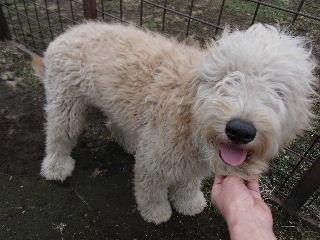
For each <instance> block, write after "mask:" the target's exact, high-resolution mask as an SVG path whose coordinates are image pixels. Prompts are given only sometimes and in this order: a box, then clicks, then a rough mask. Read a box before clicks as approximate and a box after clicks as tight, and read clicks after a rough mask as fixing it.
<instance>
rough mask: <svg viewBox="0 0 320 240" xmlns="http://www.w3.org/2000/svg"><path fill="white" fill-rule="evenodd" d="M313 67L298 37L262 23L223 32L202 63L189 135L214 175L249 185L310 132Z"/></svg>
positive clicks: (309, 56)
mask: <svg viewBox="0 0 320 240" xmlns="http://www.w3.org/2000/svg"><path fill="white" fill-rule="evenodd" d="M315 66H316V65H315V61H314V60H313V59H312V57H311V53H310V49H308V48H306V41H305V40H304V39H303V38H297V37H292V36H290V35H288V34H286V33H285V32H281V31H280V30H278V29H276V28H274V27H271V26H264V25H262V24H256V25H253V26H252V27H250V28H249V29H248V30H246V31H235V32H233V33H224V34H223V35H222V37H221V38H220V40H218V41H217V42H216V43H214V44H213V45H212V46H211V47H210V49H209V51H208V54H207V55H206V57H205V60H204V61H203V63H202V65H201V67H200V71H199V78H198V80H197V84H198V85H197V94H196V98H195V104H194V108H193V114H194V119H195V123H196V124H195V128H194V136H195V138H198V139H201V140H200V142H201V148H202V153H203V154H204V157H205V158H206V159H207V160H210V161H212V163H213V167H214V170H215V172H216V173H218V174H224V175H227V174H237V175H240V176H242V177H243V178H249V177H250V176H251V175H253V174H259V173H261V172H262V171H263V170H265V169H266V168H267V166H268V161H269V160H270V159H271V158H273V157H274V156H275V155H276V154H277V153H278V151H279V149H280V148H282V147H284V146H285V145H287V144H288V143H289V142H290V141H291V140H292V139H294V138H295V137H296V136H297V134H299V133H301V131H302V130H304V129H306V128H307V127H308V126H309V122H310V118H311V116H312V114H311V113H310V107H311V95H312V93H313V92H314V91H313V86H314V84H315V77H314V75H313V70H314V68H315Z"/></svg>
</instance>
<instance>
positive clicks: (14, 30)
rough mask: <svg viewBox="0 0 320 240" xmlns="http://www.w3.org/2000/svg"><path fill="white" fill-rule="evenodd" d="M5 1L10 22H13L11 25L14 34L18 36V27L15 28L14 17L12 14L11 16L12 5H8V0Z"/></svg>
mask: <svg viewBox="0 0 320 240" xmlns="http://www.w3.org/2000/svg"><path fill="white" fill-rule="evenodd" d="M4 3H5V6H6V8H7V11H8V16H9V20H10V23H11V26H12V30H13V34H14V36H15V38H17V33H16V28H15V26H14V24H13V19H12V16H11V10H10V7H9V5H8V2H7V0H5V1H4ZM1 6H2V5H1Z"/></svg>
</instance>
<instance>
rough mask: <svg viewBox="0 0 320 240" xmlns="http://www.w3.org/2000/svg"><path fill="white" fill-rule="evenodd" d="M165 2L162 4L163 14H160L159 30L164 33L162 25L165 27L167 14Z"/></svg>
mask: <svg viewBox="0 0 320 240" xmlns="http://www.w3.org/2000/svg"><path fill="white" fill-rule="evenodd" d="M166 7H167V0H164V3H163V14H162V28H161V31H162V32H163V31H164V25H165V22H166V13H167V9H166Z"/></svg>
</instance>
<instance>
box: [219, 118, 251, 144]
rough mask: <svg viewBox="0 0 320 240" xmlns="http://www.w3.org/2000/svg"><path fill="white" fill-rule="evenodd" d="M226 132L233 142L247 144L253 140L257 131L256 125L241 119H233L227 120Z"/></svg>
mask: <svg viewBox="0 0 320 240" xmlns="http://www.w3.org/2000/svg"><path fill="white" fill-rule="evenodd" d="M225 131H226V134H227V136H228V138H229V139H230V140H231V141H232V142H233V143H240V144H246V143H248V142H251V141H252V140H253V139H254V138H255V136H256V133H257V130H256V128H255V126H254V125H253V124H252V123H250V122H246V121H243V120H241V119H233V120H230V121H229V122H227V125H226V129H225Z"/></svg>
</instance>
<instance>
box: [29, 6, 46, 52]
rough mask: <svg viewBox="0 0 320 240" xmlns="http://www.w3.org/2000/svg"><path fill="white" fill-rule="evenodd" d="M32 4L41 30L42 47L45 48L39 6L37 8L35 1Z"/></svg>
mask: <svg viewBox="0 0 320 240" xmlns="http://www.w3.org/2000/svg"><path fill="white" fill-rule="evenodd" d="M32 2H33V7H34V12H35V14H36V19H37V24H38V29H39V34H40V38H41V40H42V47H43V48H45V44H44V38H43V34H42V29H41V26H40V19H39V14H38V10H37V6H36V3H35V1H32Z"/></svg>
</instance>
